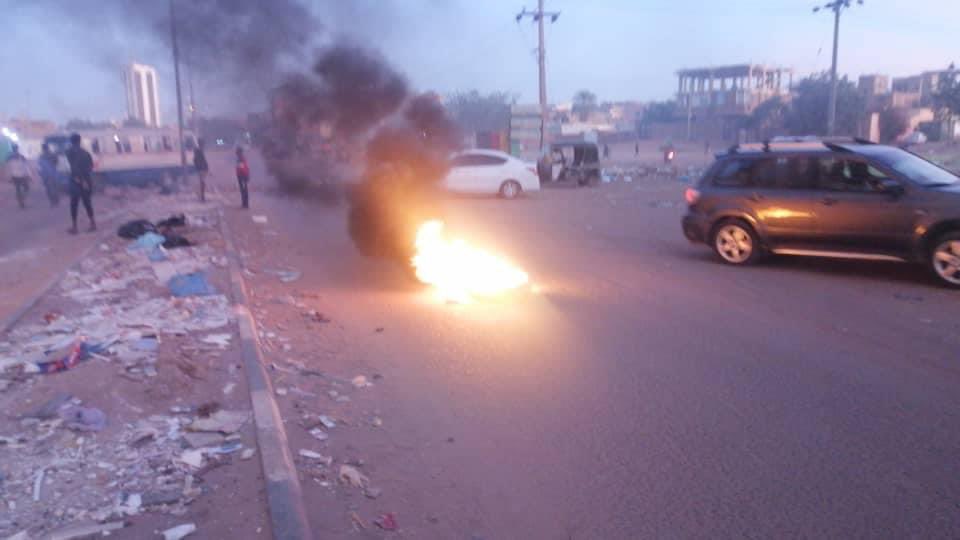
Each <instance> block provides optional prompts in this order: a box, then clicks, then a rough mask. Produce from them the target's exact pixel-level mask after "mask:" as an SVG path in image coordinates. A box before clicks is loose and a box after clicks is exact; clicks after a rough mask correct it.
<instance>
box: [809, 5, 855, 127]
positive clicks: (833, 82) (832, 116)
mask: <svg viewBox="0 0 960 540" xmlns="http://www.w3.org/2000/svg"><path fill="white" fill-rule="evenodd" d="M852 1H853V0H833V1H832V2H827V3H826V4H824V5H822V6H817V7H815V8H813V12H814V13H817V12H818V11H820V10H821V9H827V10H831V11H833V61H832V62H831V63H830V102H829V103H828V104H827V136H831V135H834V134H835V133H836V129H837V85H838V81H837V49H838V47H839V44H840V12H841V11H843V10H844V9H846V8H849V7H850V4H851V3H852ZM857 4H859V5H863V0H857Z"/></svg>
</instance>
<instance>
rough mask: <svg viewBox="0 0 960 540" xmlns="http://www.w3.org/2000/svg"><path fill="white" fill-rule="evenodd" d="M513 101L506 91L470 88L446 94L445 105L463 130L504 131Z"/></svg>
mask: <svg viewBox="0 0 960 540" xmlns="http://www.w3.org/2000/svg"><path fill="white" fill-rule="evenodd" d="M515 101H516V97H515V96H514V95H513V94H509V93H507V92H491V93H489V94H481V93H480V92H478V91H476V90H470V91H469V92H456V93H454V94H451V95H450V96H448V97H447V100H446V107H447V110H448V111H449V112H450V116H451V117H453V119H454V121H456V122H457V124H459V125H460V129H462V130H463V131H464V132H474V133H477V132H484V131H504V130H506V129H507V128H509V127H510V105H511V104H512V103H514V102H515Z"/></svg>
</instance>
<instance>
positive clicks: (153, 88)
mask: <svg viewBox="0 0 960 540" xmlns="http://www.w3.org/2000/svg"><path fill="white" fill-rule="evenodd" d="M123 81H124V83H125V84H126V87H127V115H128V116H129V117H130V118H136V119H138V120H141V121H143V123H144V124H146V125H148V126H151V127H160V99H159V95H158V94H157V70H156V69H154V68H153V67H151V66H146V65H143V64H137V63H133V64H130V65H129V66H127V69H126V70H125V71H124V72H123Z"/></svg>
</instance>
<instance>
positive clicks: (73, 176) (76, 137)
mask: <svg viewBox="0 0 960 540" xmlns="http://www.w3.org/2000/svg"><path fill="white" fill-rule="evenodd" d="M80 141H81V139H80V134H79V133H74V134H73V135H70V148H69V149H67V162H68V163H70V219H71V220H72V221H73V227H71V228H70V231H69V232H70V234H77V206H78V205H79V203H80V201H83V208H84V209H85V210H86V211H87V218H89V219H90V231H91V232H92V231H95V230H97V222H96V221H95V220H94V218H93V200H92V197H93V158H92V157H91V156H90V152H87V151H86V150H84V149H83V147H82V146H80Z"/></svg>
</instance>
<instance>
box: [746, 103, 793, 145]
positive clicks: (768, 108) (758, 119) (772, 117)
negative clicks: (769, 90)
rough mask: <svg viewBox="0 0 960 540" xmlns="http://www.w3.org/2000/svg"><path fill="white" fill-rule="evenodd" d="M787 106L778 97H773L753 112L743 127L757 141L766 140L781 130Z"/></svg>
mask: <svg viewBox="0 0 960 540" xmlns="http://www.w3.org/2000/svg"><path fill="white" fill-rule="evenodd" d="M788 110H789V106H788V105H787V104H786V103H785V102H784V101H783V99H782V98H781V97H780V96H774V97H772V98H770V99H768V100H766V101H764V102H763V103H761V104H760V105H758V106H757V108H756V109H754V110H753V113H751V114H750V116H749V117H747V121H746V124H745V127H746V128H747V129H750V130H752V131H753V134H754V135H755V136H756V138H757V139H760V140H766V139H769V138H770V137H772V136H773V135H775V134H776V133H777V132H779V131H781V130H782V129H783V122H784V118H785V117H786V115H787V112H788Z"/></svg>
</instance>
